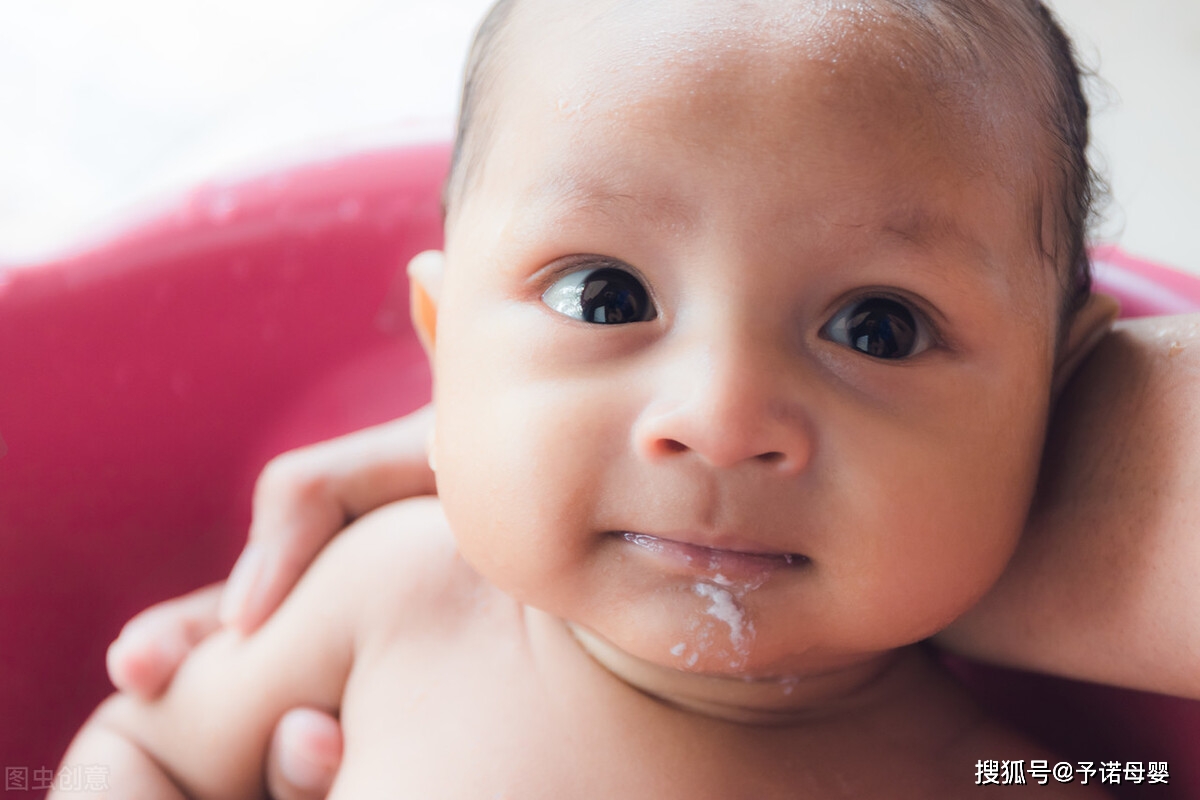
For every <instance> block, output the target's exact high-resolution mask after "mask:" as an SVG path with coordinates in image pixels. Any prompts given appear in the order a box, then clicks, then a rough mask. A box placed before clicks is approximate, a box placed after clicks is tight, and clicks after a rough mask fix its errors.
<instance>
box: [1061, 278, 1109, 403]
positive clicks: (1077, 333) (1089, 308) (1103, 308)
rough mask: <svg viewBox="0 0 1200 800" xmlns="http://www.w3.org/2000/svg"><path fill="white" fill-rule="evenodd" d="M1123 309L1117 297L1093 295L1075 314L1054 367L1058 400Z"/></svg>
mask: <svg viewBox="0 0 1200 800" xmlns="http://www.w3.org/2000/svg"><path fill="white" fill-rule="evenodd" d="M1120 310H1121V308H1120V306H1119V305H1118V304H1117V301H1116V299H1115V298H1113V297H1109V296H1108V295H1106V294H1096V293H1093V294H1092V295H1090V296H1089V297H1088V299H1087V302H1086V303H1084V305H1083V308H1081V309H1079V311H1077V312H1075V316H1074V318H1072V320H1071V325H1070V328H1069V329H1068V330H1067V338H1066V341H1065V342H1064V343H1063V347H1062V351H1061V352H1060V353H1059V354H1058V363H1057V364H1055V366H1054V397H1055V398H1057V397H1058V396H1059V395H1060V394H1061V393H1062V390H1063V387H1065V386H1066V385H1067V381H1069V380H1070V379H1071V376H1072V375H1074V374H1075V370H1077V369H1078V368H1079V365H1080V364H1082V363H1083V360H1084V359H1085V358H1087V357H1088V354H1089V353H1091V352H1092V350H1093V349H1095V347H1096V345H1097V344H1099V343H1100V340H1101V339H1103V338H1104V334H1106V333H1108V331H1109V328H1111V327H1112V323H1113V320H1115V319H1116V318H1117V314H1118V313H1120Z"/></svg>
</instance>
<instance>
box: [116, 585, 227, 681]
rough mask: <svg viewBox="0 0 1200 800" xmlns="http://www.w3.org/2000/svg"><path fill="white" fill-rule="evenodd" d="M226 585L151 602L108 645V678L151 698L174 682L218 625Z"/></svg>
mask: <svg viewBox="0 0 1200 800" xmlns="http://www.w3.org/2000/svg"><path fill="white" fill-rule="evenodd" d="M221 587H222V584H220V583H214V584H212V585H211V586H207V587H205V588H203V589H198V590H196V591H194V592H191V593H189V594H185V595H183V596H182V597H177V598H175V599H173V600H167V601H165V602H162V603H158V604H157V605H154V606H151V607H150V608H148V609H146V610H145V611H143V612H141V613H140V614H138V615H137V616H135V617H134V618H133V619H131V620H130V621H129V622H127V623H125V627H123V628H122V629H121V632H120V633H119V634H118V635H117V638H116V639H115V640H114V641H113V643H112V644H110V645H109V646H108V653H107V657H106V663H107V666H108V677H109V680H111V681H112V682H113V685H114V686H116V687H117V688H118V689H120V690H121V691H123V692H129V693H130V694H134V695H137V696H139V697H143V698H145V699H153V698H155V697H157V696H158V695H159V694H161V693H162V691H163V690H164V689H165V688H166V687H167V685H168V684H169V683H170V682H171V678H172V676H174V674H175V670H176V669H178V667H179V665H180V664H181V663H183V660H184V659H185V658H186V657H187V655H188V653H190V652H191V651H192V648H194V647H195V646H196V644H197V643H198V642H199V641H200V640H201V639H203V638H204V637H206V636H208V634H210V633H212V632H213V631H214V630H216V629H217V628H218V627H219V626H220V621H219V619H218V618H217V604H218V602H219V601H220V596H221Z"/></svg>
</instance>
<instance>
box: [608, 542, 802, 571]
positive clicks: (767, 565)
mask: <svg viewBox="0 0 1200 800" xmlns="http://www.w3.org/2000/svg"><path fill="white" fill-rule="evenodd" d="M614 533H616V534H617V535H619V536H620V537H621V538H623V539H624V540H625V541H626V542H628V543H629V544H631V545H633V546H634V547H636V548H638V549H639V550H641V551H642V552H644V553H647V554H648V555H651V556H653V557H654V558H655V559H656V560H658V561H660V562H661V563H662V564H664V565H666V566H668V567H673V568H675V569H682V570H684V571H686V572H689V573H701V574H704V575H708V576H710V577H712V578H713V579H714V580H717V581H718V582H719V579H721V578H726V579H730V580H737V579H745V578H750V577H755V576H762V575H764V574H765V573H768V572H772V571H774V570H782V569H799V568H803V567H807V566H808V565H810V564H811V563H812V560H811V559H810V558H809V557H808V556H806V555H803V554H800V553H783V552H775V551H769V550H758V549H753V550H741V549H734V548H721V547H710V546H708V545H701V544H693V543H691V542H686V541H679V540H677V539H670V538H666V537H663V536H653V535H651V534H648V533H636V532H633V531H615V532H614Z"/></svg>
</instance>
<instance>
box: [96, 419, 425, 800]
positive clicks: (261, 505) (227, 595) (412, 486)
mask: <svg viewBox="0 0 1200 800" xmlns="http://www.w3.org/2000/svg"><path fill="white" fill-rule="evenodd" d="M432 429H433V411H432V408H431V407H429V406H426V407H425V408H422V409H420V410H418V411H416V412H414V413H412V414H410V415H409V416H407V417H404V418H402V419H399V420H396V421H394V422H388V423H385V424H383V425H379V426H376V427H373V428H367V429H365V430H362V431H359V432H357V433H352V434H349V435H347V436H343V437H340V438H338V439H333V440H330V441H328V442H322V443H320V444H315V445H312V446H310V447H305V448H301V449H299V450H293V451H291V452H289V453H285V454H283V455H282V456H279V457H278V458H276V459H274V460H273V461H272V462H271V463H270V464H268V465H267V467H266V469H264V470H263V473H262V475H261V476H260V477H259V479H258V483H257V485H256V486H255V491H254V511H253V522H252V523H251V527H250V535H249V541H248V543H247V545H246V548H245V550H244V551H243V552H242V555H241V557H240V558H239V559H238V562H237V564H236V565H235V567H234V570H233V573H232V574H231V576H230V579H229V582H228V583H227V584H220V583H218V584H213V585H212V586H208V587H206V588H204V589H200V590H197V591H195V592H192V593H190V594H187V595H184V596H182V597H179V598H175V599H173V600H168V601H166V602H163V603H159V604H157V605H155V606H152V607H151V608H149V609H147V610H145V611H143V612H142V613H140V614H138V615H137V616H136V617H134V618H133V619H132V620H130V621H129V622H128V623H127V624H126V625H125V627H124V628H123V629H122V630H121V633H120V635H119V636H118V637H117V639H116V641H115V642H113V644H112V645H111V646H110V647H109V650H108V673H109V677H110V679H111V680H112V682H113V685H115V686H116V687H117V688H118V689H120V690H121V691H123V692H128V693H130V694H134V695H137V696H140V697H143V698H145V699H153V698H154V697H157V696H158V695H159V694H161V693H162V692H163V690H165V688H166V687H167V685H168V684H169V683H170V682H171V678H172V676H173V675H174V674H175V670H176V669H177V668H178V667H179V665H180V664H181V663H182V662H183V660H184V659H185V658H186V657H187V655H188V653H190V652H191V650H192V648H193V647H195V646H196V644H197V643H198V642H200V640H202V639H204V638H205V637H206V636H208V635H209V634H210V633H212V632H213V631H214V630H216V629H217V628H218V627H220V625H221V624H222V623H224V624H227V625H230V626H233V627H236V628H237V629H239V630H241V631H242V632H244V633H249V632H251V631H253V630H254V629H255V628H257V627H258V626H259V625H261V624H262V622H263V621H264V620H265V619H266V618H267V617H269V616H270V615H271V613H272V612H274V610H275V609H276V608H277V607H278V606H279V604H280V603H281V602H282V601H283V598H284V597H286V596H287V594H288V592H290V591H291V589H292V587H293V586H294V585H295V584H296V581H297V580H299V578H300V576H301V575H302V574H303V573H304V571H305V570H306V569H307V568H308V566H309V565H310V564H311V563H312V561H313V559H314V558H316V555H317V553H318V552H320V550H321V549H322V548H323V547H324V546H325V544H326V543H327V542H328V541H329V540H330V539H331V538H333V536H335V535H336V534H337V533H338V532H339V531H340V530H341V529H342V528H343V527H345V526H346V525H347V524H348V523H349V522H351V521H352V520H354V519H355V518H356V517H359V516H361V515H363V514H365V513H367V512H368V511H371V510H372V509H374V508H377V507H379V506H382V505H384V504H386V503H389V502H391V501H393V500H399V499H402V498H405V497H411V496H415V495H420V494H431V493H433V492H434V491H435V490H436V484H435V482H434V477H433V471H432V470H431V469H430V468H429V460H428V454H427V442H428V439H429V435H430V433H431V431H432ZM341 744H342V739H341V728H340V727H339V725H338V723H337V721H336V720H335V719H334V718H333V717H332V716H330V715H329V714H326V713H324V712H322V711H318V710H315V709H304V708H301V709H293V710H292V711H290V712H288V713H287V714H285V715H284V717H283V718H282V719H281V720H280V723H279V725H278V726H277V727H276V729H275V734H274V736H273V738H272V742H271V749H270V756H269V758H268V765H267V776H268V785H269V788H270V791H271V793H272V795H273V796H274V797H276V798H278V800H309V799H310V798H312V799H316V798H323V797H324V796H325V795H326V794H327V793H328V791H329V787H330V785H331V784H332V781H333V776H334V774H335V773H336V771H337V767H338V765H339V763H340V762H341Z"/></svg>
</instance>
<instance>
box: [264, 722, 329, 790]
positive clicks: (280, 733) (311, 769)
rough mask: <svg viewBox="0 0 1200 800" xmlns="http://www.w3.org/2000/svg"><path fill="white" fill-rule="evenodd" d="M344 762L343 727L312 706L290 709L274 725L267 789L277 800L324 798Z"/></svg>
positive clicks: (269, 755) (269, 753)
mask: <svg viewBox="0 0 1200 800" xmlns="http://www.w3.org/2000/svg"><path fill="white" fill-rule="evenodd" d="M341 762H342V729H341V726H340V725H339V724H338V722H337V720H335V719H334V718H333V717H332V716H330V715H329V714H326V713H324V712H322V711H318V710H316V709H312V708H296V709H292V710H291V711H289V712H288V713H287V714H285V715H284V716H283V718H282V719H281V720H280V721H279V724H278V725H276V726H275V733H274V735H273V736H272V737H271V748H270V750H269V751H268V754H267V790H268V791H269V792H270V794H271V797H273V798H275V800H321V798H324V797H325V796H326V795H327V794H329V789H330V787H332V786H333V778H334V776H335V775H336V774H337V770H338V767H339V766H340V765H341Z"/></svg>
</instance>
